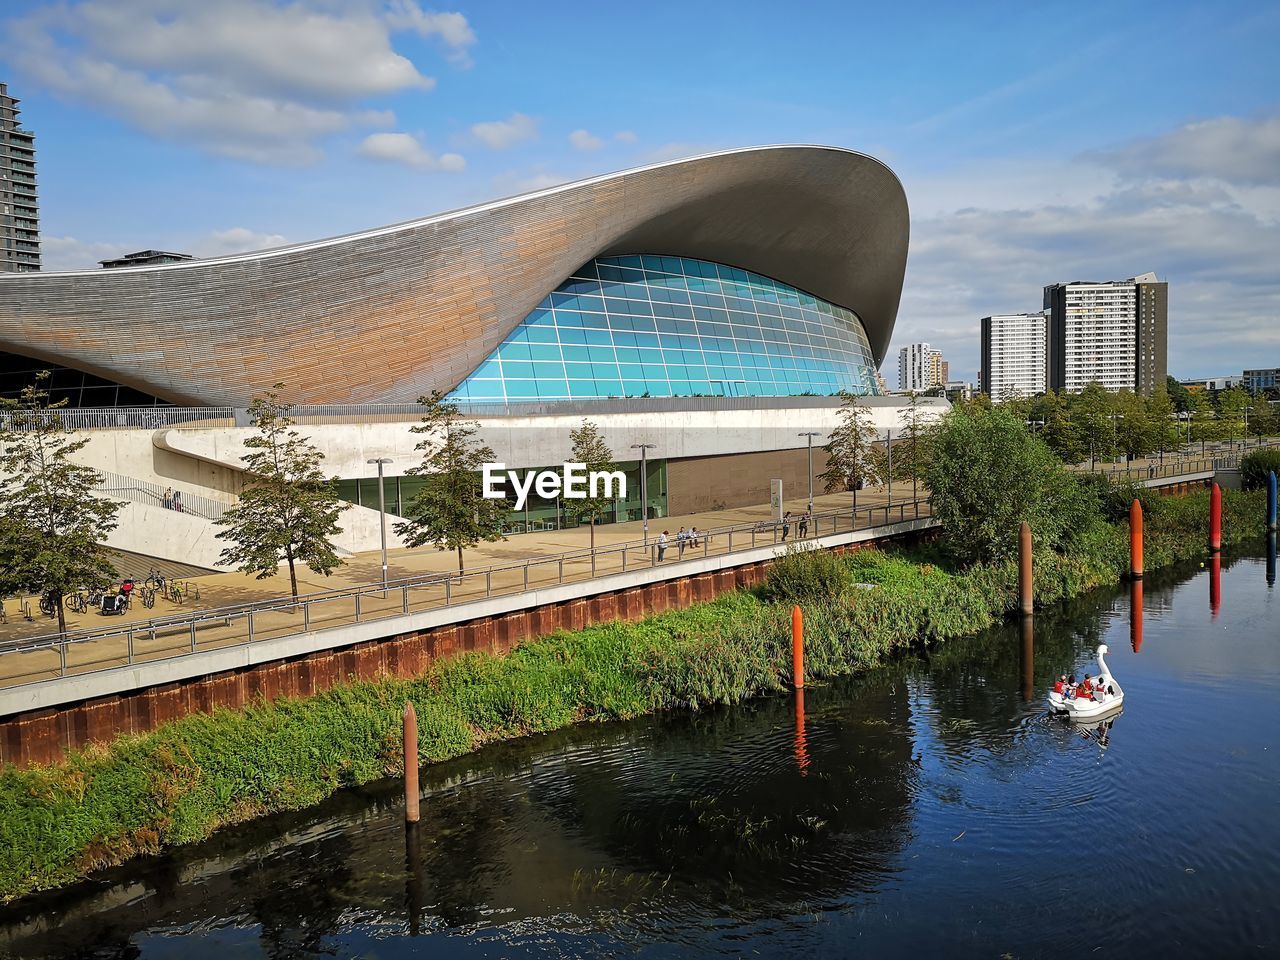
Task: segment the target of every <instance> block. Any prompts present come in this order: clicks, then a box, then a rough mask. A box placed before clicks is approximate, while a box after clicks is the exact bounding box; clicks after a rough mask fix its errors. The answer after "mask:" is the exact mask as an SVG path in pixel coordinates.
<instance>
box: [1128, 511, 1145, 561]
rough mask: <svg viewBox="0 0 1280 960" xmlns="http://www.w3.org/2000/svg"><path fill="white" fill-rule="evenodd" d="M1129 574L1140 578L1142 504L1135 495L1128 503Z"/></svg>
mask: <svg viewBox="0 0 1280 960" xmlns="http://www.w3.org/2000/svg"><path fill="white" fill-rule="evenodd" d="M1129 576H1130V577H1132V578H1133V579H1134V580H1141V579H1142V504H1141V503H1139V502H1138V498H1137V497H1134V499H1133V503H1131V504H1129Z"/></svg>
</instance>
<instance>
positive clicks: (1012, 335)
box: [979, 313, 1047, 402]
mask: <svg viewBox="0 0 1280 960" xmlns="http://www.w3.org/2000/svg"><path fill="white" fill-rule="evenodd" d="M1046 338H1047V329H1046V321H1045V315H1044V314H1043V313H1007V314H995V315H993V316H990V317H983V318H982V369H981V371H980V374H979V382H980V383H981V386H982V392H983V393H985V394H986V395H987V396H988V397H990V398H991V399H992V400H995V401H997V402H999V401H1001V400H1012V399H1014V398H1015V397H1034V396H1035V395H1036V394H1038V393H1044V391H1045V384H1046V369H1045V353H1046Z"/></svg>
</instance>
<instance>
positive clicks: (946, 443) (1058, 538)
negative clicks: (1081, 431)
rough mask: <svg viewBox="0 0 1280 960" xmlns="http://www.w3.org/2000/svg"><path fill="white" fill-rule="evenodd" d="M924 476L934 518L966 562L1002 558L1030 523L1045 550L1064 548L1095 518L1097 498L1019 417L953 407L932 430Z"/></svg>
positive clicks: (1013, 551) (1013, 550)
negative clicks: (1024, 522)
mask: <svg viewBox="0 0 1280 960" xmlns="http://www.w3.org/2000/svg"><path fill="white" fill-rule="evenodd" d="M931 443H932V447H933V456H932V457H931V458H930V461H929V470H928V474H927V479H928V482H929V490H930V493H931V495H932V496H931V500H932V504H933V515H934V516H935V517H937V519H938V521H939V522H940V523H941V524H942V528H943V531H944V533H945V535H946V541H947V546H948V548H949V549H950V550H951V552H952V553H953V554H954V555H955V556H957V557H958V558H959V559H961V560H963V561H1001V560H1007V559H1010V558H1012V557H1013V556H1014V555H1015V554H1016V552H1017V545H1018V528H1019V526H1020V524H1021V523H1022V522H1023V521H1024V520H1025V521H1027V522H1028V523H1030V524H1031V531H1032V537H1033V542H1034V543H1035V544H1036V546H1037V547H1038V548H1040V549H1046V548H1061V547H1062V546H1064V545H1065V544H1066V543H1067V542H1068V540H1069V538H1070V537H1071V536H1072V535H1073V534H1074V533H1075V532H1077V531H1079V530H1082V529H1083V528H1084V527H1086V526H1088V525H1089V523H1090V522H1091V521H1092V520H1093V519H1094V518H1096V517H1097V516H1098V511H1097V500H1096V497H1094V498H1093V499H1092V500H1091V498H1090V494H1089V492H1088V491H1087V490H1086V489H1085V488H1083V487H1082V486H1081V485H1080V484H1079V483H1078V482H1077V481H1076V480H1075V478H1074V477H1072V476H1071V475H1070V474H1069V473H1068V472H1067V471H1066V470H1065V469H1063V467H1062V464H1061V462H1059V461H1058V459H1057V458H1056V457H1054V455H1053V453H1052V451H1050V450H1049V448H1048V446H1047V445H1046V444H1045V443H1044V442H1043V441H1042V440H1040V439H1039V438H1038V437H1033V436H1031V434H1029V433H1028V432H1027V430H1026V427H1025V425H1024V424H1023V423H1022V421H1021V420H1019V419H1018V418H1017V417H1013V416H1010V415H1009V414H1008V413H1006V412H1005V411H1003V410H1001V409H999V408H997V409H995V410H991V411H984V410H974V409H964V408H959V407H957V408H955V409H952V410H951V412H949V413H948V414H947V415H946V416H945V417H943V418H942V421H941V422H940V423H939V424H938V425H937V426H935V427H934V428H933V437H932V441H931Z"/></svg>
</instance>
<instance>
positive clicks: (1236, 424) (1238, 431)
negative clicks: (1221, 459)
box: [1218, 387, 1249, 439]
mask: <svg viewBox="0 0 1280 960" xmlns="http://www.w3.org/2000/svg"><path fill="white" fill-rule="evenodd" d="M1248 406H1249V394H1248V392H1247V391H1244V390H1241V389H1240V388H1239V387H1232V388H1231V389H1229V390H1223V391H1222V392H1221V393H1219V394H1218V419H1219V420H1221V421H1222V428H1223V429H1224V430H1225V431H1226V433H1227V436H1228V437H1229V438H1231V439H1235V438H1236V437H1238V436H1242V435H1243V434H1244V411H1245V408H1246V407H1248Z"/></svg>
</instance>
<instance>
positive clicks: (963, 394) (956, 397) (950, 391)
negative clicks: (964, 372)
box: [943, 380, 973, 403]
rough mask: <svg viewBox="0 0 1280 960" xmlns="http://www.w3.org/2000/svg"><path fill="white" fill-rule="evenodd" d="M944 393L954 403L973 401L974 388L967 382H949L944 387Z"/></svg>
mask: <svg viewBox="0 0 1280 960" xmlns="http://www.w3.org/2000/svg"><path fill="white" fill-rule="evenodd" d="M943 392H944V393H945V394H946V396H947V399H948V400H950V401H951V402H952V403H960V402H961V401H964V400H972V399H973V387H972V386H971V385H970V384H969V383H968V381H965V380H949V381H947V383H946V385H945V386H944V387H943Z"/></svg>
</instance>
